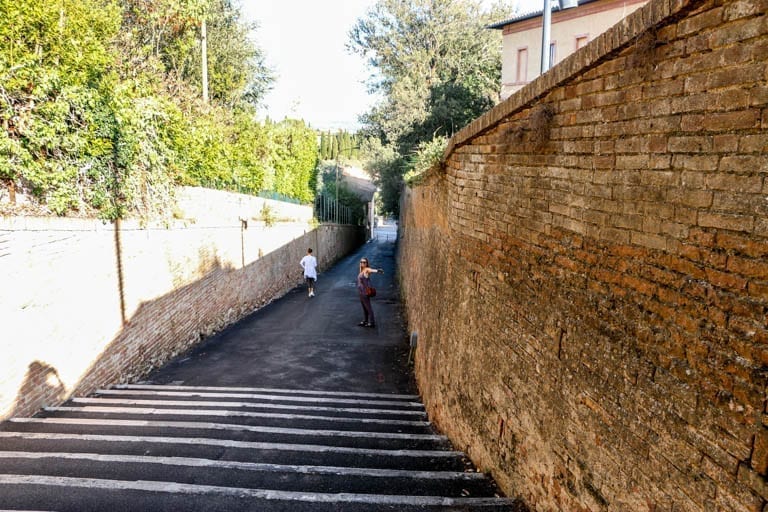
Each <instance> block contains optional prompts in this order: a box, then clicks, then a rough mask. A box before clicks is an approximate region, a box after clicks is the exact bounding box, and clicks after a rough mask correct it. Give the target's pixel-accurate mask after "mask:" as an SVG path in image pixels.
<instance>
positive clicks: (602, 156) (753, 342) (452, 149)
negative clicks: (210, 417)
mask: <svg viewBox="0 0 768 512" xmlns="http://www.w3.org/2000/svg"><path fill="white" fill-rule="evenodd" d="M767 10H768V2H766V1H765V0H751V1H736V0H734V1H719V0H717V1H714V0H713V1H695V0H691V1H687V0H675V1H662V0H651V2H650V3H649V4H647V5H646V6H645V7H644V8H642V9H641V10H639V11H638V12H636V13H634V14H633V15H632V16H630V17H629V18H628V19H626V20H625V21H624V22H622V23H620V24H619V25H617V26H616V27H614V28H613V29H612V30H610V31H609V32H607V33H606V34H604V35H603V36H601V37H599V38H598V39H596V40H595V41H593V42H592V43H590V45H588V46H587V47H586V48H584V49H582V50H581V51H579V52H577V53H576V54H574V55H572V56H571V57H570V58H568V59H567V60H565V61H564V62H563V63H562V64H561V65H558V66H557V67H555V68H554V69H552V70H551V71H550V72H549V73H547V74H546V75H544V76H543V77H541V78H540V79H539V80H537V81H535V82H533V83H532V84H530V85H529V86H528V87H526V88H525V89H523V90H522V91H520V92H519V93H518V94H516V95H514V96H512V97H511V98H510V99H509V100H507V101H506V102H504V103H502V104H500V105H499V106H497V107H496V108H494V109H493V110H491V111H490V112H488V113H487V114H485V115H484V116H482V117H481V118H479V119H477V120H475V121H474V122H473V123H472V124H470V125H469V126H468V127H466V128H465V129H464V130H462V131H461V132H460V133H459V134H457V135H456V136H455V137H454V138H453V139H452V141H451V143H450V145H449V148H448V150H447V152H446V157H445V161H444V166H442V167H441V168H439V169H434V170H433V171H432V172H431V173H430V174H429V175H427V176H425V178H424V181H423V182H422V183H421V184H420V185H416V186H414V187H413V188H409V189H407V190H406V191H405V194H404V196H403V204H402V210H401V211H402V212H403V213H402V218H401V227H402V236H403V239H402V242H401V251H400V256H399V257H400V269H401V282H402V287H403V295H404V297H405V299H406V302H407V313H408V319H409V323H410V327H411V329H413V330H416V331H418V333H419V347H418V349H417V352H416V371H417V379H418V382H419V386H420V389H421V392H422V394H423V396H424V399H425V402H426V404H427V407H428V409H429V411H430V413H431V417H432V418H433V419H434V421H435V422H436V423H437V424H438V425H439V427H440V428H441V429H443V430H444V431H445V432H447V433H448V434H449V436H450V437H451V439H452V440H453V441H454V443H455V444H456V446H457V447H458V448H460V449H464V450H466V451H467V453H468V454H470V456H471V457H472V458H473V459H474V460H475V461H476V462H477V463H478V464H479V465H480V467H481V468H482V469H483V470H487V471H491V472H492V473H493V474H494V476H495V477H496V479H497V480H498V481H499V483H500V484H501V485H502V487H503V489H504V490H506V491H507V492H508V493H509V494H511V495H519V496H521V497H522V498H523V499H524V500H525V501H526V502H527V503H528V505H529V506H530V508H531V509H532V510H536V511H556V510H565V511H649V512H651V511H653V512H659V511H753V512H758V511H763V512H765V511H767V510H768V506H767V505H766V500H768V485H767V484H766V473H767V470H768V428H767V427H766V424H768V415H767V414H766V384H767V383H768V381H767V379H766V377H767V376H768V318H767V316H766V315H767V314H768V151H767V150H768V132H766V128H768V82H767V79H768V66H767V61H768V16H766V11H767Z"/></svg>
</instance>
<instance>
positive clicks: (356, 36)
mask: <svg viewBox="0 0 768 512" xmlns="http://www.w3.org/2000/svg"><path fill="white" fill-rule="evenodd" d="M494 9H495V10H494V11H493V12H491V13H487V12H484V11H483V10H482V8H481V2H479V1H478V0H379V1H378V2H377V3H376V4H375V5H374V7H373V8H371V9H370V10H369V12H368V13H367V15H366V16H365V17H364V18H362V19H360V20H358V21H357V23H356V24H355V26H354V27H353V29H352V30H351V31H350V34H349V38H350V40H349V43H348V48H349V49H350V50H352V51H353V52H355V53H357V54H359V55H361V56H364V57H367V58H368V62H369V65H370V66H371V67H372V68H373V69H374V70H375V73H373V75H372V79H371V81H370V82H369V87H370V88H371V89H372V90H373V91H375V92H378V93H380V94H382V96H383V100H382V101H381V102H380V103H379V104H377V105H376V106H375V107H374V108H373V109H372V110H371V111H370V112H368V113H367V114H366V115H364V116H363V118H362V121H363V123H364V125H365V131H366V132H367V133H369V134H370V135H373V136H376V137H379V138H380V139H381V140H382V141H383V142H384V144H385V145H389V146H391V148H392V149H393V150H394V151H395V152H396V153H397V154H398V158H392V159H387V160H385V161H381V160H378V159H376V158H374V161H375V162H374V165H375V169H376V170H375V178H376V180H377V183H378V185H379V187H380V189H381V194H382V196H385V199H384V200H383V202H384V204H386V205H387V206H386V207H385V210H384V211H385V213H395V212H396V211H397V206H396V205H397V203H398V196H399V185H400V184H401V183H402V175H403V172H405V170H406V169H407V168H408V164H407V163H406V162H407V161H408V159H410V158H411V156H412V155H413V154H415V153H416V152H417V151H418V148H419V147H420V145H421V144H422V143H425V142H429V141H431V140H432V139H433V138H435V137H451V136H452V135H453V134H454V133H455V132H456V131H458V130H459V129H461V128H462V127H463V126H465V125H466V124H467V123H468V122H469V121H471V120H472V119H474V118H476V117H478V116H479V115H481V114H482V113H483V112H485V111H486V110H488V109H489V108H490V107H492V106H493V105H494V104H495V103H496V102H497V101H498V99H499V88H500V83H499V82H500V80H499V77H500V75H501V52H500V50H499V48H500V35H499V33H498V32H497V31H491V30H488V29H486V28H485V26H486V25H487V24H488V23H490V22H491V21H496V20H498V19H500V18H502V17H503V14H502V13H508V12H511V10H510V9H509V8H508V7H503V6H497V7H495V8H494ZM381 173H383V174H381ZM389 194H394V197H387V196H388V195H389Z"/></svg>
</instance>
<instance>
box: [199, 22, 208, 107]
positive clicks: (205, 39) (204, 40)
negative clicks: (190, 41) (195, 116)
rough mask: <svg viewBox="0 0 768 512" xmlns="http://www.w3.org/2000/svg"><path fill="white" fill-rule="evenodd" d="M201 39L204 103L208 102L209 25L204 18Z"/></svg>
mask: <svg viewBox="0 0 768 512" xmlns="http://www.w3.org/2000/svg"><path fill="white" fill-rule="evenodd" d="M200 33H201V35H200V39H201V44H200V46H202V52H203V103H206V104H207V103H208V26H207V24H206V22H205V18H203V23H202V26H201V27H200Z"/></svg>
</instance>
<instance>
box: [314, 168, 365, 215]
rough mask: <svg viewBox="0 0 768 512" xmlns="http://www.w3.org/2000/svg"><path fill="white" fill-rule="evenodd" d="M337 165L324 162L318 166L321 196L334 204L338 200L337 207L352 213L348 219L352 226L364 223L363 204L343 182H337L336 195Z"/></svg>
mask: <svg viewBox="0 0 768 512" xmlns="http://www.w3.org/2000/svg"><path fill="white" fill-rule="evenodd" d="M337 171H338V168H337V165H336V163H335V162H333V163H332V162H325V163H323V164H320V169H319V173H320V181H321V182H320V185H321V191H322V194H323V195H325V197H326V198H329V199H331V200H333V201H334V202H335V201H336V199H337V198H338V201H339V206H340V207H346V208H348V209H349V211H350V212H352V215H353V216H354V217H353V218H351V219H349V220H350V222H352V223H354V224H360V225H362V224H364V223H365V202H363V200H362V199H360V197H358V195H357V194H355V193H354V192H353V191H352V190H350V189H349V187H347V185H346V184H345V183H344V182H343V181H338V193H337V189H336V186H337V180H336V175H337Z"/></svg>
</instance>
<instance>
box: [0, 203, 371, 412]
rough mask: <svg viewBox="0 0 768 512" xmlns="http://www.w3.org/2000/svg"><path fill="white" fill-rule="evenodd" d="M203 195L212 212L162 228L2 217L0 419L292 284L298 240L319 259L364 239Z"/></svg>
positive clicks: (136, 372)
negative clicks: (261, 215) (270, 219)
mask: <svg viewBox="0 0 768 512" xmlns="http://www.w3.org/2000/svg"><path fill="white" fill-rule="evenodd" d="M196 193H198V192H196ZM203 201H204V202H205V203H206V204H207V205H208V206H210V205H211V204H218V205H219V208H212V209H211V211H212V212H216V213H215V214H213V213H212V214H211V215H210V216H202V217H200V216H198V217H195V218H187V219H186V220H185V221H184V222H181V221H180V222H179V223H177V224H176V225H175V226H171V227H170V228H167V229H166V228H152V229H147V228H142V227H140V226H138V225H136V224H135V223H131V222H123V223H121V224H120V227H119V229H118V230H116V229H115V226H114V225H111V224H102V223H101V222H99V221H92V220H91V221H89V220H82V219H56V218H45V219H42V218H25V217H15V218H3V219H0V270H2V278H0V282H1V283H2V286H0V354H1V357H0V418H4V417H8V416H11V415H26V414H30V413H33V412H35V411H36V410H37V409H39V408H40V407H41V406H44V405H51V404H56V403H59V402H61V401H63V400H64V399H65V398H67V397H68V396H69V395H71V394H73V393H74V394H86V393H89V392H91V391H93V390H94V389H96V388H98V387H100V386H106V385H109V384H112V383H115V382H127V381H131V380H134V379H137V378H139V377H141V376H142V375H145V374H146V373H147V372H148V371H149V370H151V369H152V368H154V367H157V366H158V365H161V364H162V363H164V362H166V361H168V360H169V359H170V358H171V357H173V356H174V355H175V354H178V353H179V352H181V351H183V350H185V349H186V348H188V347H190V346H191V345H192V344H194V343H196V342H198V341H200V340H201V339H202V338H203V337H204V336H206V335H208V334H210V333H212V332H215V331H216V330H219V329H221V328H222V327H224V326H225V325H227V324H229V323H231V322H233V321H235V320H237V319H239V318H241V317H242V316H244V315H245V314H247V313H249V312H251V311H253V310H254V309H255V308H258V307H259V306H261V305H263V304H264V303H266V302H268V301H270V300H272V299H273V298H275V297H277V296H280V295H282V294H284V293H285V292H287V291H288V290H290V289H291V288H292V287H294V286H296V285H297V284H299V283H300V282H301V280H302V272H301V268H300V267H299V264H298V262H299V260H300V259H301V258H302V257H303V256H304V255H305V254H306V250H307V247H312V248H313V249H314V250H315V254H316V255H317V257H318V263H319V265H320V267H321V268H327V267H328V266H330V265H331V264H333V263H334V262H335V261H336V260H338V259H339V258H341V257H342V256H344V255H346V254H348V253H349V252H350V251H351V250H353V249H354V248H355V247H357V246H358V245H359V244H361V243H362V242H363V241H364V240H363V237H364V233H362V232H361V231H360V230H359V229H358V228H356V227H350V226H339V225H321V226H319V227H318V228H316V229H313V228H312V227H311V226H310V225H309V224H307V223H306V222H303V223H301V222H283V223H277V224H275V225H274V226H272V227H267V226H266V225H264V223H262V222H257V221H254V218H253V216H251V214H250V213H248V212H250V210H249V207H248V205H247V203H249V201H250V199H248V198H247V197H240V196H239V195H234V194H223V193H214V194H211V195H208V196H207V198H205V199H203ZM233 203H234V204H236V205H237V204H240V203H243V204H241V206H243V208H234V209H233V208H230V207H229V206H231V205H232V204H233ZM256 203H258V201H256ZM254 204H255V203H254ZM260 204H261V203H259V207H260ZM251 206H253V205H251ZM272 206H273V209H274V213H275V215H277V216H278V217H279V218H280V217H285V218H289V217H290V218H296V216H297V215H299V216H302V215H303V214H302V213H301V212H300V211H298V210H297V209H296V206H295V205H287V208H288V210H289V211H288V213H285V212H283V213H281V206H280V205H278V204H277V203H272ZM304 208H305V209H307V210H308V211H309V216H310V217H311V208H307V207H304ZM222 212H226V214H222ZM244 212H245V213H244ZM297 212H298V213H297ZM240 214H244V215H246V217H245V218H247V219H249V223H248V227H247V229H242V227H241V223H240V220H239V217H238V216H239V215H240ZM185 217H186V216H185Z"/></svg>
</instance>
